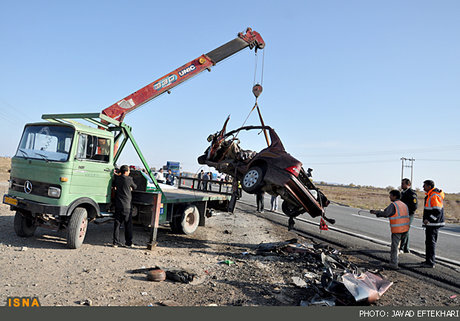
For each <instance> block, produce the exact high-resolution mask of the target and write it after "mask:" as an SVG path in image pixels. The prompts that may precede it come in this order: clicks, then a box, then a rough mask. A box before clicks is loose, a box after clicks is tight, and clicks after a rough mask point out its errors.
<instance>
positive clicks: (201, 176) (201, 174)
mask: <svg viewBox="0 0 460 321" xmlns="http://www.w3.org/2000/svg"><path fill="white" fill-rule="evenodd" d="M203 176H204V171H203V170H201V172H199V173H198V179H199V181H198V185H197V187H196V189H201V185H203V183H202V182H201V179H203Z"/></svg>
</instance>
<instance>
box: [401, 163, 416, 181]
mask: <svg viewBox="0 0 460 321" xmlns="http://www.w3.org/2000/svg"><path fill="white" fill-rule="evenodd" d="M414 161H415V159H414V158H405V157H401V181H402V180H403V178H404V167H410V181H411V183H412V184H413V179H414ZM406 162H407V163H409V162H410V165H406Z"/></svg>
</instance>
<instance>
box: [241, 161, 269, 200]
mask: <svg viewBox="0 0 460 321" xmlns="http://www.w3.org/2000/svg"><path fill="white" fill-rule="evenodd" d="M263 180H264V172H263V171H262V168H260V167H258V166H254V167H251V168H250V169H249V170H248V171H247V172H246V174H245V175H244V177H243V180H242V181H241V187H242V188H243V190H244V191H245V192H246V193H250V194H254V193H256V192H257V191H258V190H259V189H260V188H261V187H262V184H263Z"/></svg>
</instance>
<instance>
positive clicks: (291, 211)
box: [281, 201, 302, 217]
mask: <svg viewBox="0 0 460 321" xmlns="http://www.w3.org/2000/svg"><path fill="white" fill-rule="evenodd" d="M281 210H282V211H283V213H284V214H286V215H287V216H289V217H296V216H298V215H300V214H301V213H302V208H300V207H298V206H295V205H294V204H292V203H290V202H288V201H283V204H281Z"/></svg>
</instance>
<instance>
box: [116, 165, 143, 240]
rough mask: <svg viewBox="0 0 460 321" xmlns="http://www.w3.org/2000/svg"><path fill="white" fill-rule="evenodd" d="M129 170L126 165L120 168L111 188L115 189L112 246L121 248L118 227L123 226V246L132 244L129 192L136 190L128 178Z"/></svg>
mask: <svg viewBox="0 0 460 321" xmlns="http://www.w3.org/2000/svg"><path fill="white" fill-rule="evenodd" d="M129 173H130V170H129V167H128V166H127V165H123V166H121V167H120V174H119V175H114V176H113V183H112V186H113V187H114V189H115V215H114V219H115V221H114V226H113V246H114V247H118V246H123V244H122V243H121V242H120V226H121V225H122V224H124V229H125V244H126V246H132V244H133V221H132V214H131V199H132V195H131V190H133V189H136V188H137V186H136V184H134V181H133V178H132V177H131V176H129Z"/></svg>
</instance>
